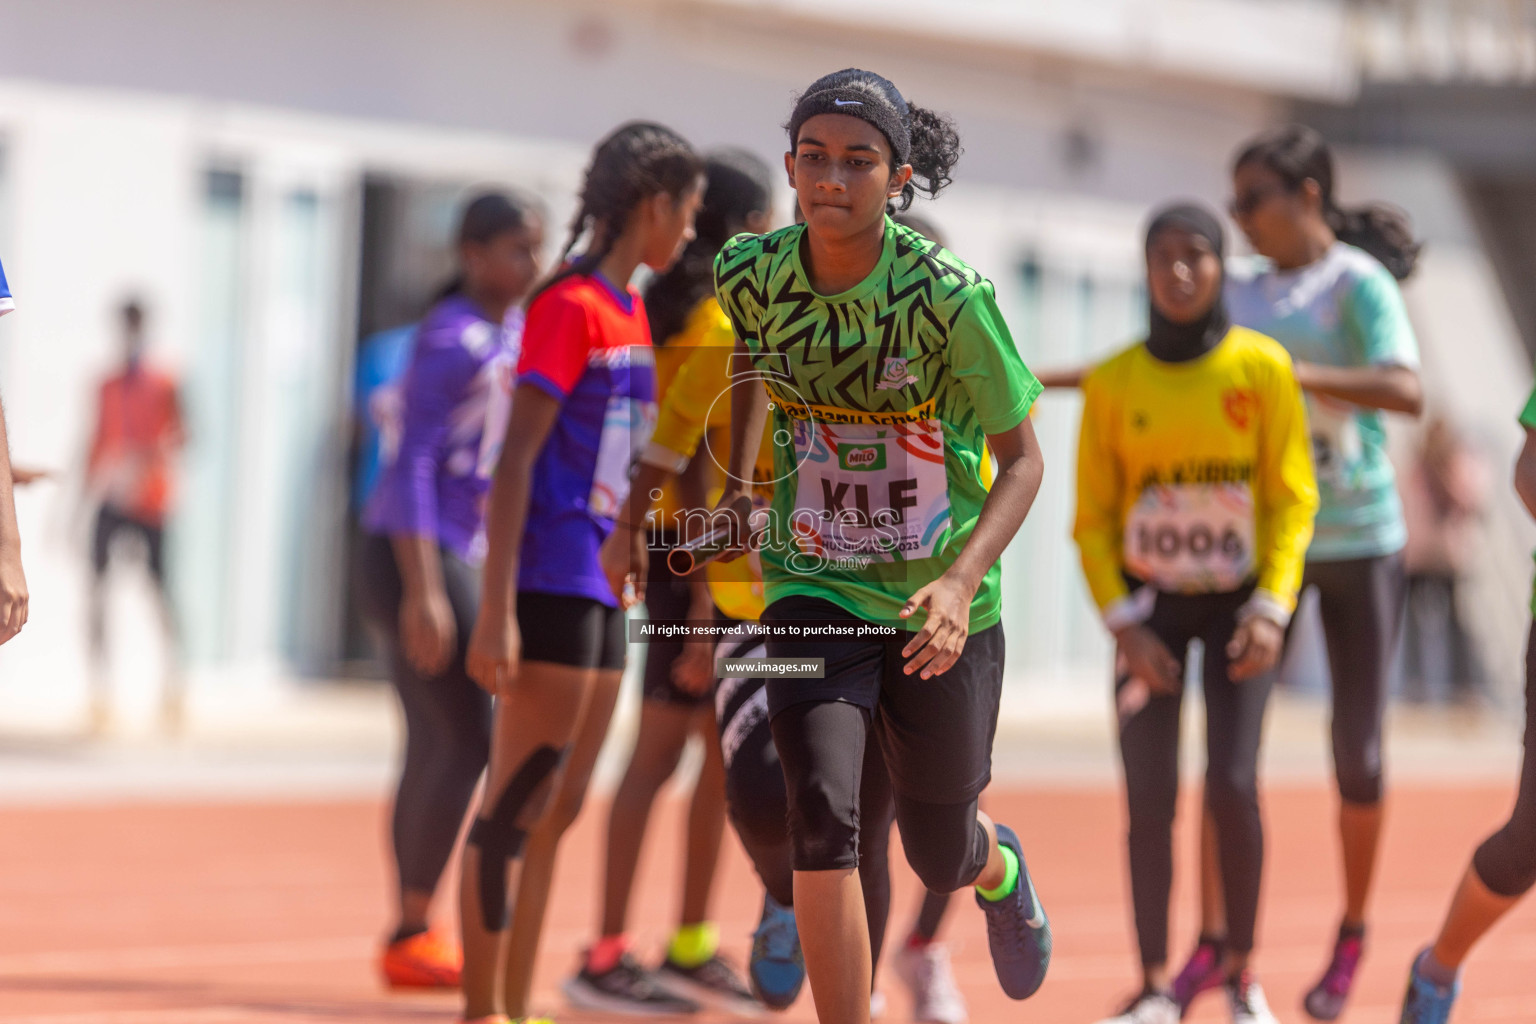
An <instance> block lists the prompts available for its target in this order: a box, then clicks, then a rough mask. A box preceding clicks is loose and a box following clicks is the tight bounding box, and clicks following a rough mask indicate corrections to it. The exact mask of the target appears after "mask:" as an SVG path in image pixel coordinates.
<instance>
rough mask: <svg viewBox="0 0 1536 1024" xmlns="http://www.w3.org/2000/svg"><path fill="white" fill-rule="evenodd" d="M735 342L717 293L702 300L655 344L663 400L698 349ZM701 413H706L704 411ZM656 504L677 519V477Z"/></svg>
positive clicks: (658, 391)
mask: <svg viewBox="0 0 1536 1024" xmlns="http://www.w3.org/2000/svg"><path fill="white" fill-rule="evenodd" d="M722 332H723V333H722ZM735 343H736V336H735V335H734V334H732V333H731V323H730V321H729V320H727V319H726V318H725V314H724V313H722V312H721V311H720V304H719V303H718V302H716V301H715V297H714V296H713V295H711V296H709V297H708V298H706V299H703V300H701V301H700V302H699V304H698V305H696V306H694V307H693V311H692V312H691V313H689V314H688V319H687V321H686V322H685V323H684V324H683V329H682V330H681V331H678V332H677V333H676V334H674V335H672V337H670V338H668V339H667V340H666V344H665V345H657V346H656V348H655V352H656V394H657V395H659V396H661V400H662V401H663V402H665V401H666V399H667V395H668V394H669V393H670V392H671V390H672V385H673V384H674V382H675V381H676V380H677V375H678V374H679V373H680V372H682V368H683V366H684V364H686V363H687V362H688V359H689V357H690V356H692V355H693V353H694V351H695V350H697V349H700V348H712V347H718V346H720V345H727V346H730V345H734V344H735ZM725 404H726V405H729V404H730V403H729V402H727V403H725ZM708 408H709V406H708V405H707V404H706V405H705V407H704V409H705V410H708ZM700 415H703V411H701V412H700ZM725 416H726V422H727V423H729V422H730V410H729V409H726V412H725ZM718 477H720V474H719V473H711V474H710V476H709V479H711V480H714V479H717V478H718ZM656 507H657V508H658V509H659V510H660V514H661V515H662V516H663V517H665V521H666V522H668V523H671V522H675V521H676V517H677V515H678V514H679V513H681V512H684V511H686V510H685V509H684V508H683V506H682V500H681V499H680V498H679V496H678V493H677V482H676V481H674V480H669V481H667V483H666V485H665V486H663V487H662V489H661V500H659V501H658V502H657V503H656Z"/></svg>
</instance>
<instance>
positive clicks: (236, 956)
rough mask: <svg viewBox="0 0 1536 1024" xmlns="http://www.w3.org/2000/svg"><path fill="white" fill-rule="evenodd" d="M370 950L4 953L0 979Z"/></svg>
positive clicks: (303, 945)
mask: <svg viewBox="0 0 1536 1024" xmlns="http://www.w3.org/2000/svg"><path fill="white" fill-rule="evenodd" d="M371 950H372V943H371V940H370V939H368V938H366V937H353V938H335V939H287V940H280V941H274V942H241V943H225V944H208V943H200V944H198V945H195V946H139V947H128V948H125V949H70V950H58V951H56V952H51V953H10V954H0V977H9V976H15V975H22V976H30V975H35V974H37V973H38V972H41V971H54V972H60V973H71V974H73V973H80V972H87V971H125V970H154V969H156V968H178V967H222V966H226V965H231V966H238V965H241V964H286V963H302V962H305V961H311V960H353V959H359V958H366V957H367V956H368V955H369V954H370V952H371ZM0 1020H9V1018H0Z"/></svg>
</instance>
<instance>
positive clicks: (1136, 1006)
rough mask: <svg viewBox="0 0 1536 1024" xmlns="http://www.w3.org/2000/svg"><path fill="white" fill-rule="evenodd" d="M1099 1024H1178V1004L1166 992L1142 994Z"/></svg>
mask: <svg viewBox="0 0 1536 1024" xmlns="http://www.w3.org/2000/svg"><path fill="white" fill-rule="evenodd" d="M1099 1024H1179V1004H1178V1003H1176V1002H1174V1001H1173V997H1172V996H1170V995H1169V994H1168V993H1166V992H1143V993H1142V994H1141V995H1139V996H1137V997H1136V998H1135V999H1132V1000H1131V1001H1130V1002H1129V1003H1127V1004H1126V1007H1125V1009H1123V1010H1121V1011H1120V1012H1119V1013H1118V1014H1117V1015H1116V1016H1113V1017H1107V1018H1105V1019H1104V1020H1102V1021H1100V1022H1099Z"/></svg>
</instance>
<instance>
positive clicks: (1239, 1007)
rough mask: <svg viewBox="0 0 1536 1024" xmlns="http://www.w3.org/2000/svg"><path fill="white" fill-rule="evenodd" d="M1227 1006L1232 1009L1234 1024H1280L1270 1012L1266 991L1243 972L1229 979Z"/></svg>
mask: <svg viewBox="0 0 1536 1024" xmlns="http://www.w3.org/2000/svg"><path fill="white" fill-rule="evenodd" d="M1226 986H1227V1005H1228V1006H1229V1007H1231V1009H1232V1024H1280V1022H1279V1021H1278V1020H1276V1019H1275V1015H1274V1014H1273V1013H1271V1012H1270V1009H1269V1002H1268V1000H1266V999H1265V998H1264V989H1263V988H1261V987H1260V986H1259V983H1258V982H1257V981H1255V980H1254V979H1253V975H1252V974H1250V973H1248V972H1247V971H1243V972H1242V973H1241V974H1239V975H1238V976H1237V977H1235V978H1228V979H1227V982H1226Z"/></svg>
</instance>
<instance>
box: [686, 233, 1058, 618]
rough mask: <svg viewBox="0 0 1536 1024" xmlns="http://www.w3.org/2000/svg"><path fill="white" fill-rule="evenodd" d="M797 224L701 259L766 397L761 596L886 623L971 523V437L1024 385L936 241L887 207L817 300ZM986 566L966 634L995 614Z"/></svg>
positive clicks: (980, 460)
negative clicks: (769, 451) (847, 281)
mask: <svg viewBox="0 0 1536 1024" xmlns="http://www.w3.org/2000/svg"><path fill="white" fill-rule="evenodd" d="M804 234H805V228H804V226H803V225H796V226H794V227H788V228H784V229H783V230H781V231H775V232H773V233H772V234H768V235H756V236H748V235H743V236H740V237H738V238H736V239H735V240H733V241H732V242H731V243H730V244H728V245H727V246H726V247H725V249H724V250H723V251H722V252H721V253H720V256H719V258H718V259H717V260H716V262H715V291H716V294H717V295H718V296H719V299H720V305H721V307H722V308H724V310H725V311H726V314H727V315H728V316H729V317H730V319H731V324H732V327H733V328H734V330H735V332H736V336H737V338H738V339H740V340H741V341H742V342H743V343H744V344H745V345H746V348H747V350H748V352H749V353H750V354H751V357H752V367H751V371H750V372H751V373H752V374H754V375H755V376H754V377H753V380H754V381H755V380H757V379H761V380H762V381H763V382H764V383H765V384H766V386H767V390H768V393H769V398H770V400H771V406H772V413H771V415H770V420H769V424H768V429H769V430H770V431H772V436H773V442H774V471H775V474H776V481H775V483H776V486H775V487H774V497H773V506H772V509H771V515H770V518H769V523H770V529H769V530H768V532H767V533H766V535H765V539H764V544H763V549H762V564H763V576H764V582H765V584H766V594H765V597H766V600H767V601H768V602H769V603H770V604H771V603H772V602H774V601H776V600H778V599H780V598H784V597H789V596H791V595H795V594H804V595H809V596H812V597H821V598H825V599H827V600H830V601H833V602H834V603H836V604H838V605H840V606H841V607H843V608H846V609H847V610H848V611H850V612H852V613H853V614H855V615H858V616H859V617H861V618H864V619H867V620H869V621H872V622H878V623H885V624H891V625H898V624H902V620H901V618H900V617H899V614H898V613H899V612H900V610H901V607H902V605H903V604H905V603H906V601H907V599H908V598H909V597H910V596H911V595H912V594H913V593H914V592H915V591H916V590H917V589H918V588H919V587H921V586H923V585H925V584H927V583H929V582H931V581H933V580H935V579H937V578H938V577H939V575H940V574H941V573H943V572H944V570H945V569H947V568H948V567H949V566H950V565H952V564H953V563H954V561H955V558H956V556H957V555H958V554H959V552H960V550H961V548H963V547H964V546H965V542H966V540H967V539H968V538H969V537H970V535H971V532H972V530H974V529H975V526H976V519H977V517H978V515H979V514H980V512H981V505H982V502H983V501H984V500H985V499H986V494H987V485H988V483H989V482H990V480H991V465H990V461H989V456H988V454H987V448H986V435H987V434H996V433H1001V432H1003V431H1007V430H1011V429H1013V428H1014V427H1016V426H1018V425H1019V424H1020V423H1021V422H1023V420H1024V418H1025V416H1027V415H1028V414H1029V409H1030V406H1031V405H1033V404H1034V401H1035V398H1036V396H1037V395H1039V393H1040V382H1039V381H1037V380H1036V379H1035V377H1034V375H1033V374H1032V373H1030V372H1029V370H1028V369H1027V368H1026V367H1025V365H1024V362H1023V360H1022V359H1020V358H1019V352H1018V349H1017V347H1016V346H1015V345H1014V343H1013V338H1012V336H1010V335H1009V333H1008V327H1007V325H1006V324H1005V323H1004V322H1003V317H1002V314H1001V313H999V311H998V308H997V302H996V298H995V296H994V294H993V290H992V284H991V282H990V281H988V280H986V279H985V278H984V277H982V276H981V275H980V274H978V273H976V271H974V270H972V269H971V268H970V267H968V266H966V265H965V264H964V263H962V262H961V261H960V260H959V259H957V258H956V257H955V256H954V255H953V254H952V253H950V252H948V251H947V250H945V249H943V248H941V247H939V246H938V245H935V244H934V243H933V242H930V241H928V240H927V239H926V238H924V237H923V236H922V235H920V234H918V233H917V232H916V231H913V230H911V229H910V228H905V227H902V226H900V225H898V224H896V223H895V222H893V221H891V220H890V219H887V220H886V224H885V246H884V250H883V252H882V254H881V257H880V262H879V263H878V264H877V265H876V266H875V269H874V270H873V271H872V272H871V273H870V274H869V276H868V277H866V278H865V279H864V280H863V281H861V282H860V283H859V284H857V285H855V286H854V287H852V288H850V289H848V290H847V291H845V292H842V293H841V294H838V295H818V294H816V293H815V292H814V291H813V290H812V288H811V286H810V283H809V279H808V277H807V275H806V272H805V267H804V266H803V264H802V263H801V245H802V239H803V237H804ZM754 386H755V384H754ZM998 576H999V570H998V567H997V566H996V565H994V566H992V568H991V569H990V570H988V572H987V574H986V578H985V579H984V580H983V582H982V585H981V587H980V589H979V590H978V591H977V592H976V598H975V600H974V601H973V602H972V604H971V623H970V627H971V630H972V631H976V630H980V629H985V628H986V627H988V626H990V625H992V624H993V623H995V622H997V620H998V617H999V593H998V591H999V586H998ZM914 618H915V619H920V618H921V613H919V615H917V616H914Z"/></svg>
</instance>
